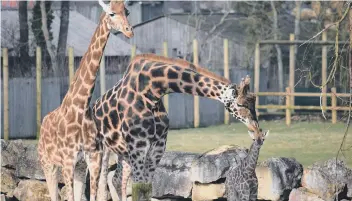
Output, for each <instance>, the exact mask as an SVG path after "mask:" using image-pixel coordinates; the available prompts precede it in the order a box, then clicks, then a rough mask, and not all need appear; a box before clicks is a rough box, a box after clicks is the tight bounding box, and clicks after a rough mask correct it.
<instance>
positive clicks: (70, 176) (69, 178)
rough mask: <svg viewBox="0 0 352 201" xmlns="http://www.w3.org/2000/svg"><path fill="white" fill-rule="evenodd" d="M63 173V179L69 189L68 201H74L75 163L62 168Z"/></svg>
mask: <svg viewBox="0 0 352 201" xmlns="http://www.w3.org/2000/svg"><path fill="white" fill-rule="evenodd" d="M71 159H72V158H71ZM62 173H63V177H64V180H65V186H66V188H67V200H68V201H74V195H73V181H74V164H73V161H68V162H66V164H65V166H64V167H63V168H62Z"/></svg>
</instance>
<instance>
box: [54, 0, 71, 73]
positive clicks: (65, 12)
mask: <svg viewBox="0 0 352 201" xmlns="http://www.w3.org/2000/svg"><path fill="white" fill-rule="evenodd" d="M69 17H70V2H69V1H62V2H61V16H60V33H59V40H58V44H57V53H56V54H57V63H58V66H59V67H60V66H63V65H64V61H65V55H66V54H65V53H66V44H67V35H68V25H69Z"/></svg>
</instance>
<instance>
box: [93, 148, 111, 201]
mask: <svg viewBox="0 0 352 201" xmlns="http://www.w3.org/2000/svg"><path fill="white" fill-rule="evenodd" d="M104 149H105V150H104V153H103V157H102V161H101V160H100V161H101V162H99V163H97V164H96V165H98V164H99V165H101V168H100V170H99V172H98V181H99V183H98V192H97V200H98V201H107V200H108V189H107V177H108V168H109V158H110V151H109V149H107V148H106V147H104ZM96 165H95V166H96ZM99 165H98V167H100V166H99ZM98 167H97V168H98ZM99 173H100V175H99Z"/></svg>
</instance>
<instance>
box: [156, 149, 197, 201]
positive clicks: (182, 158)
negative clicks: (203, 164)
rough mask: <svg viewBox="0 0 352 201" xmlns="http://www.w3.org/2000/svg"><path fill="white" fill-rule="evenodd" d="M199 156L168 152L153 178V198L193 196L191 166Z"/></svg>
mask: <svg viewBox="0 0 352 201" xmlns="http://www.w3.org/2000/svg"><path fill="white" fill-rule="evenodd" d="M198 157H199V154H193V153H183V152H166V153H165V154H164V156H163V157H162V159H161V161H160V163H159V165H158V167H157V169H156V171H155V175H156V176H154V177H153V181H152V183H153V193H152V195H153V197H155V198H160V197H163V196H166V195H171V196H172V195H174V196H179V197H184V198H189V197H190V196H191V190H192V181H191V179H190V178H191V164H192V161H193V160H195V159H196V158H198Z"/></svg>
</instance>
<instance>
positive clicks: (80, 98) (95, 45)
mask: <svg viewBox="0 0 352 201" xmlns="http://www.w3.org/2000/svg"><path fill="white" fill-rule="evenodd" d="M109 35H110V31H109V29H108V27H107V15H106V14H105V13H104V12H103V14H102V15H101V17H100V22H99V25H98V27H97V28H96V30H95V32H94V35H93V37H92V40H91V42H90V45H89V47H88V50H87V52H86V53H85V54H84V56H83V58H82V60H81V62H80V65H79V67H78V69H77V71H76V73H75V76H74V78H73V81H72V82H71V84H70V87H69V91H68V94H67V95H66V96H65V99H64V101H72V102H70V104H74V105H76V106H78V107H80V108H83V109H85V108H87V107H88V105H89V102H90V99H91V97H92V93H93V90H94V85H95V80H96V75H97V71H98V69H99V67H100V60H101V58H102V55H103V52H104V49H105V45H106V42H107V40H108V38H109ZM69 94H70V95H71V99H69V98H67V97H68V95H69Z"/></svg>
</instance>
